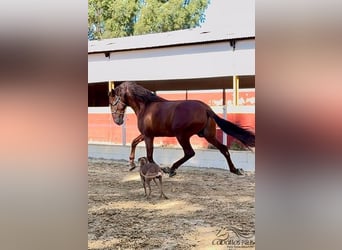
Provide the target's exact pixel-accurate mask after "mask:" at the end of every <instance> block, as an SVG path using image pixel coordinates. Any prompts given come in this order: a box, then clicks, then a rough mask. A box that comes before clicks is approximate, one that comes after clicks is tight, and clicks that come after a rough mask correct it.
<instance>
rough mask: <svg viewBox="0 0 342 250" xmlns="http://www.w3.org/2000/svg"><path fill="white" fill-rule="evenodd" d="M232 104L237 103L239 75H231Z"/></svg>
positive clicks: (236, 104)
mask: <svg viewBox="0 0 342 250" xmlns="http://www.w3.org/2000/svg"><path fill="white" fill-rule="evenodd" d="M233 105H234V106H238V105H239V76H236V75H234V76H233Z"/></svg>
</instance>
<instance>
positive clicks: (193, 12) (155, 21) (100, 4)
mask: <svg viewBox="0 0 342 250" xmlns="http://www.w3.org/2000/svg"><path fill="white" fill-rule="evenodd" d="M208 3H209V0H89V1H88V5H89V6H88V34H91V36H88V37H93V38H95V39H102V38H113V37H122V36H130V35H139V34H147V33H156V32H166V31H171V30H179V29H188V28H193V27H197V26H199V25H200V23H201V22H203V21H204V19H205V16H204V11H205V10H206V8H207V6H208Z"/></svg>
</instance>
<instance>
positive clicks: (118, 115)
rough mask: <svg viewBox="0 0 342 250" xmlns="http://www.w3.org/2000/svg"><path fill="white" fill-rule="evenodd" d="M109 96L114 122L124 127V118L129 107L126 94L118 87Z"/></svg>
mask: <svg viewBox="0 0 342 250" xmlns="http://www.w3.org/2000/svg"><path fill="white" fill-rule="evenodd" d="M108 96H109V105H110V109H111V112H112V116H113V120H114V122H115V123H116V124H118V125H122V124H123V122H124V119H123V117H124V114H125V111H126V107H127V104H126V103H125V100H124V93H122V91H121V88H120V86H118V87H116V88H115V89H112V91H110V92H109V94H108Z"/></svg>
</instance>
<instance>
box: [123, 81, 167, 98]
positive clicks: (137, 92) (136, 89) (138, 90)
mask: <svg viewBox="0 0 342 250" xmlns="http://www.w3.org/2000/svg"><path fill="white" fill-rule="evenodd" d="M123 84H125V85H126V86H127V89H129V90H130V91H129V92H131V94H132V95H134V97H135V98H136V99H138V100H139V101H142V102H144V103H150V102H165V101H166V99H164V98H162V97H160V96H157V95H156V94H154V93H153V92H152V91H150V90H148V89H145V88H143V87H141V86H140V85H138V84H136V83H135V82H125V83H123Z"/></svg>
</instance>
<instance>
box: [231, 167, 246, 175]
mask: <svg viewBox="0 0 342 250" xmlns="http://www.w3.org/2000/svg"><path fill="white" fill-rule="evenodd" d="M233 173H234V174H236V175H243V174H244V171H243V169H242V168H237V169H236V170H235V172H233Z"/></svg>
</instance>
